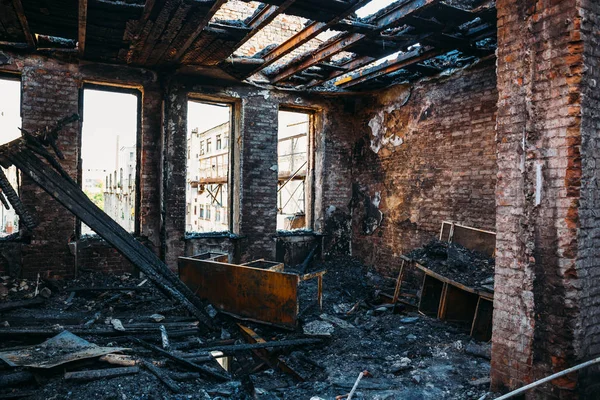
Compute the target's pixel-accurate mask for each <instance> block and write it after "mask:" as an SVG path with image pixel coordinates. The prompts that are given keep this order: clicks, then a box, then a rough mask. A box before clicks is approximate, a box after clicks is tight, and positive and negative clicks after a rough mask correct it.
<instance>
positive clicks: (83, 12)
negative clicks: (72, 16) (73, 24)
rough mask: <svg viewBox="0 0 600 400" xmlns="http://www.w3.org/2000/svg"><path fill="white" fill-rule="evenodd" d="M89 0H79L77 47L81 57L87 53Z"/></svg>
mask: <svg viewBox="0 0 600 400" xmlns="http://www.w3.org/2000/svg"><path fill="white" fill-rule="evenodd" d="M87 12H88V0H79V25H78V33H77V39H78V40H77V48H78V49H79V57H83V55H84V54H85V36H86V34H87Z"/></svg>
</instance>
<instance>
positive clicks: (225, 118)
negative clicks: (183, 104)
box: [186, 100, 232, 233]
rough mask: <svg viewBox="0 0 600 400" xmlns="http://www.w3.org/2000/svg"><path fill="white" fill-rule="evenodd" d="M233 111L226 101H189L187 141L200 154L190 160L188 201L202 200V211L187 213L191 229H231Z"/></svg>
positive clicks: (196, 231) (188, 226) (188, 229)
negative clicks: (230, 163) (196, 213)
mask: <svg viewBox="0 0 600 400" xmlns="http://www.w3.org/2000/svg"><path fill="white" fill-rule="evenodd" d="M231 111H232V109H231V106H230V105H228V104H224V103H208V102H202V101H195V100H191V101H189V102H188V138H187V145H188V150H190V151H191V153H192V154H196V155H197V156H196V157H192V159H190V160H188V163H187V182H186V203H188V204H192V203H197V202H200V203H202V205H201V206H200V212H199V215H190V214H189V213H188V214H187V215H186V232H188V233H203V232H228V231H229V230H230V219H231V218H230V214H229V211H228V210H229V209H230V207H229V203H230V199H229V176H230V171H229V161H230V153H231V152H230V148H229V143H231V142H230V141H229V140H228V138H229V135H230V134H231V126H230V125H231V124H230V120H231ZM213 142H214V143H215V147H214V148H213V147H212V144H213ZM213 207H214V209H215V211H214V212H212V208H213ZM217 210H218V211H217Z"/></svg>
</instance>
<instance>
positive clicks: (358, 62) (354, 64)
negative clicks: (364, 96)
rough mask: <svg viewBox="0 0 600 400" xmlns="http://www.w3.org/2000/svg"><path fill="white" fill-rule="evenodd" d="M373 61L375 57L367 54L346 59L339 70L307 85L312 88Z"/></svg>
mask: <svg viewBox="0 0 600 400" xmlns="http://www.w3.org/2000/svg"><path fill="white" fill-rule="evenodd" d="M373 61H375V59H374V58H373V57H369V56H363V57H358V58H355V59H353V60H350V61H348V62H347V63H344V64H342V65H341V67H342V68H341V69H340V70H338V71H333V72H332V73H330V74H329V75H328V76H327V77H326V78H325V79H321V80H316V81H313V82H311V83H310V84H309V85H308V87H310V88H312V87H315V86H318V85H320V84H322V83H324V82H327V81H330V80H332V79H335V78H337V77H338V76H341V75H344V74H347V73H348V72H351V71H353V70H355V69H357V68H362V67H364V66H365V65H368V64H370V63H372V62H373Z"/></svg>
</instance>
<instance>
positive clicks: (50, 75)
mask: <svg viewBox="0 0 600 400" xmlns="http://www.w3.org/2000/svg"><path fill="white" fill-rule="evenodd" d="M21 79H22V88H23V90H22V101H21V104H22V105H21V110H22V111H21V114H22V118H23V128H24V129H26V130H28V131H30V132H34V131H35V130H37V129H43V128H45V127H46V126H53V125H54V124H56V122H57V121H58V120H59V119H61V118H64V117H67V116H69V115H72V114H74V113H78V112H79V80H78V77H77V71H76V66H73V65H68V64H62V63H59V62H53V61H46V62H44V63H43V65H42V62H41V61H40V62H39V64H38V61H37V60H32V62H31V64H29V65H28V66H26V67H24V68H23V71H22V77H21ZM58 145H59V147H60V148H61V150H62V151H63V153H64V155H65V159H64V160H62V161H61V165H62V166H63V168H64V169H65V171H67V172H68V173H69V174H70V175H71V177H73V179H77V162H78V158H79V123H78V122H76V123H72V124H69V125H68V126H66V127H65V128H63V129H62V130H61V132H60V135H59V137H58ZM21 198H22V200H23V203H24V204H25V205H26V206H27V208H28V209H29V210H30V212H31V213H32V214H34V215H35V216H36V218H38V220H39V221H40V224H39V225H38V226H37V227H36V228H35V229H34V230H33V232H32V237H31V245H25V246H24V247H23V251H22V257H23V258H22V264H23V266H22V275H23V277H25V278H35V277H36V275H37V273H38V272H39V273H40V275H41V276H42V277H54V278H67V277H71V276H72V275H73V273H74V271H75V261H74V260H75V259H74V257H73V255H72V254H71V253H70V251H69V247H68V242H69V239H70V237H71V236H72V235H73V234H74V232H75V217H74V216H73V214H71V213H69V212H68V211H67V210H66V209H65V208H64V207H63V206H62V205H60V204H59V203H58V202H57V201H55V200H54V199H52V198H51V197H50V195H48V194H46V193H45V192H44V191H43V190H42V189H41V188H40V187H39V186H37V185H36V184H35V183H33V182H32V181H31V180H30V179H29V178H28V177H26V176H23V178H22V184H21Z"/></svg>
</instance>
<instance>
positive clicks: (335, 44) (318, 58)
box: [265, 0, 439, 83]
mask: <svg viewBox="0 0 600 400" xmlns="http://www.w3.org/2000/svg"><path fill="white" fill-rule="evenodd" d="M438 2H439V0H411V1H408V2H405V3H401V4H399V6H398V7H397V8H395V9H393V10H391V11H390V12H389V13H387V14H386V15H384V16H382V17H380V18H378V19H377V20H376V21H375V24H374V25H376V26H377V29H378V31H383V30H384V29H387V28H389V27H392V26H395V25H398V24H400V23H402V22H404V21H405V20H406V19H408V18H409V17H410V16H411V15H412V14H413V13H415V12H417V11H423V10H424V9H425V8H427V7H430V6H432V5H434V4H437V3H438ZM365 37H366V35H364V34H361V33H352V34H342V35H341V36H339V37H334V38H332V39H331V40H330V41H328V42H326V43H324V44H323V45H322V46H321V47H320V48H319V49H317V50H316V51H311V52H310V54H306V55H305V56H303V57H301V58H300V59H296V60H293V61H292V62H290V63H289V64H288V65H286V66H284V67H283V68H282V69H281V70H280V71H279V72H278V73H277V75H276V76H275V78H273V79H272V80H271V83H278V82H281V81H284V80H286V79H288V78H290V77H291V76H292V75H294V74H297V73H298V72H300V71H302V70H305V69H306V68H310V67H312V66H313V65H316V64H318V63H320V62H323V61H326V60H328V59H329V58H331V57H332V56H334V55H335V54H337V53H339V52H341V51H344V50H346V49H348V48H349V47H351V46H352V45H354V44H356V43H358V42H359V41H361V40H362V39H364V38H365ZM415 43H416V41H415ZM266 58H267V57H266V56H265V59H266Z"/></svg>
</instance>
